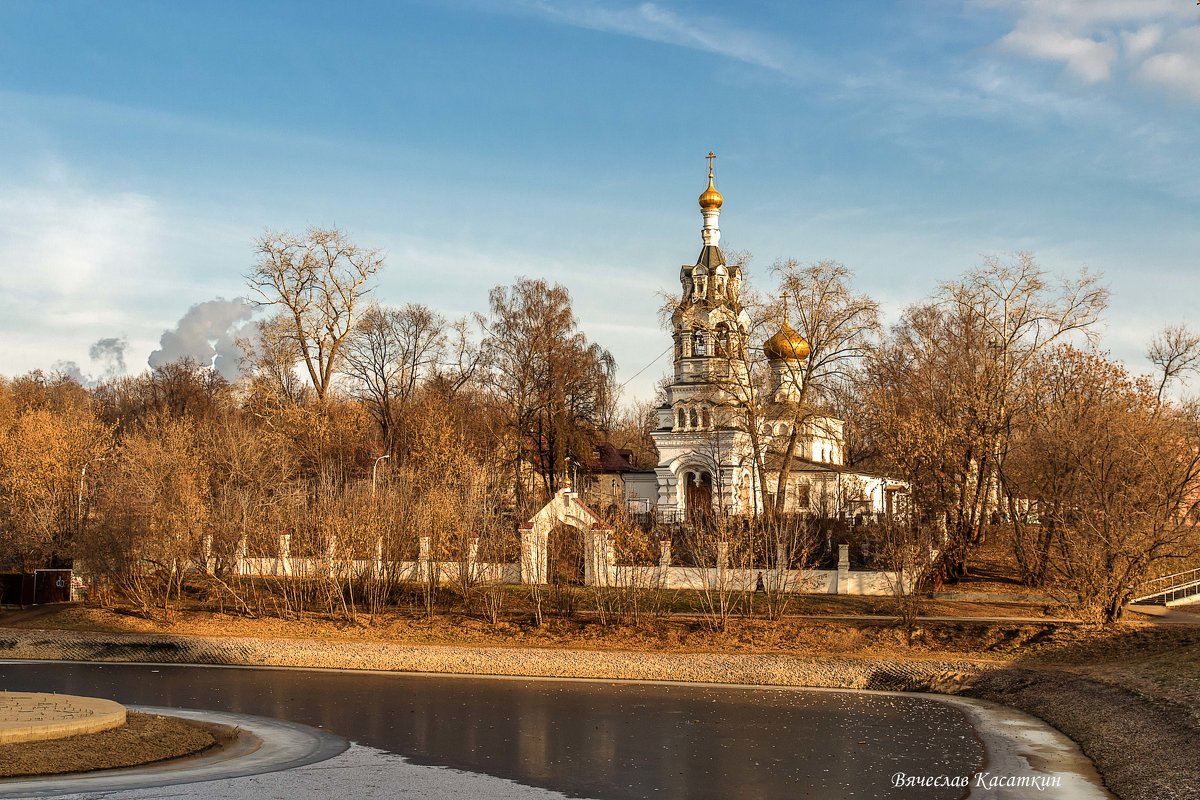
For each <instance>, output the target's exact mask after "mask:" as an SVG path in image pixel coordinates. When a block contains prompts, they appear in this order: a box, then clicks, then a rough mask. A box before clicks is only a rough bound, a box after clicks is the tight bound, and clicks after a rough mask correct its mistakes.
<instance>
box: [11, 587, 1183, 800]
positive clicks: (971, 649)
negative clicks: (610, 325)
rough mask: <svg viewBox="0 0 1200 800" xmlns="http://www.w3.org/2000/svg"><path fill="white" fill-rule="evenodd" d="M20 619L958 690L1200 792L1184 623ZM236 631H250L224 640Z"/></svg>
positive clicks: (72, 629) (703, 678) (655, 675)
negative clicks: (908, 625)
mask: <svg viewBox="0 0 1200 800" xmlns="http://www.w3.org/2000/svg"><path fill="white" fill-rule="evenodd" d="M56 623H57V624H58V625H60V626H61V627H58V628H55V627H54V626H55V624H56ZM22 624H28V625H29V626H30V627H28V628H26V627H0V658H6V659H50V660H64V659H65V660H80V661H146V662H161V663H196V664H237V665H245V666H276V667H279V666H294V667H309V668H314V667H316V668H333V669H358V670H384V671H407V672H435V673H457V674H472V675H508V676H529V677H577V678H599V679H613V680H617V679H620V680H642V681H684V682H704V683H736V684H745V685H762V686H768V685H770V686H807V687H825V688H848V689H892V690H903V691H935V692H942V693H951V694H955V693H961V694H964V695H967V696H972V697H977V698H982V699H987V700H992V701H995V702H1000V703H1003V704H1006V705H1009V706H1012V707H1015V708H1018V709H1020V710H1022V711H1026V712H1028V713H1032V714H1034V715H1035V716H1038V717H1040V718H1042V719H1044V720H1046V721H1047V722H1049V723H1050V724H1052V725H1054V726H1055V727H1056V728H1058V729H1059V730H1061V731H1063V732H1064V733H1065V734H1067V735H1068V736H1069V737H1071V738H1072V739H1073V740H1075V741H1076V742H1078V743H1079V744H1080V746H1081V748H1082V749H1083V751H1084V752H1085V753H1086V754H1087V755H1088V756H1089V757H1090V758H1092V759H1093V761H1094V762H1095V763H1096V765H1097V768H1098V769H1099V771H1100V773H1101V774H1102V776H1103V777H1104V780H1105V782H1106V784H1107V785H1108V786H1109V788H1110V789H1112V790H1113V791H1114V792H1115V793H1116V794H1117V795H1118V796H1120V797H1122V798H1126V800H1143V799H1145V800H1152V799H1153V800H1171V799H1172V798H1184V797H1196V796H1200V756H1197V755H1196V754H1195V750H1196V748H1195V747H1194V742H1195V741H1196V740H1197V737H1198V736H1200V714H1198V713H1197V711H1196V709H1197V707H1198V705H1197V703H1198V701H1200V680H1198V677H1200V667H1198V666H1197V665H1198V664H1200V628H1196V627H1192V626H1169V627H1167V626H1152V625H1145V624H1136V623H1130V624H1126V625H1121V626H1116V627H1112V628H1091V627H1088V626H1079V625H1067V626H1064V625H1055V624H1053V623H1046V624H1041V625H1030V624H1012V623H1008V624H997V623H961V622H960V623H939V624H933V623H924V624H923V628H922V636H921V637H920V639H919V644H918V645H917V646H915V647H912V648H909V647H907V646H906V645H905V644H904V642H903V637H902V635H901V634H900V633H899V631H897V630H896V629H895V628H892V627H890V626H885V625H879V624H875V623H871V622H869V621H867V622H864V623H863V624H859V625H854V624H849V623H846V622H844V621H841V620H839V621H836V622H826V623H822V622H819V621H812V620H804V621H792V622H784V623H769V622H763V621H757V622H756V621H736V622H735V623H734V624H732V625H731V626H730V630H729V631H727V632H723V633H720V634H717V633H715V632H712V631H705V630H703V628H702V627H697V626H695V625H691V624H688V623H682V622H681V623H671V624H663V625H658V626H647V627H645V628H644V629H641V628H640V629H638V630H635V631H626V630H622V629H620V628H619V627H617V626H597V625H588V624H586V623H583V622H580V621H571V622H563V623H555V625H551V626H546V628H547V629H545V630H533V631H520V632H519V635H516V634H513V632H511V631H509V632H505V633H503V634H498V633H496V632H494V631H490V630H489V629H488V627H487V626H483V625H477V624H474V623H471V624H465V625H456V624H454V621H452V620H443V621H441V622H438V623H435V624H432V625H431V624H419V623H417V622H416V621H414V620H411V619H409V620H390V621H387V622H385V623H383V624H380V625H377V626H361V625H348V624H345V623H342V622H337V621H335V620H321V619H309V620H307V621H306V622H294V621H282V620H245V619H241V618H230V617H222V616H220V615H212V614H209V615H183V616H182V617H181V618H180V619H178V620H177V621H176V622H175V623H174V624H173V625H171V626H164V625H161V624H159V623H151V622H148V621H146V620H140V619H135V618H131V617H128V616H126V615H121V614H114V613H113V612H110V611H101V610H98V609H83V608H72V609H64V610H63V611H62V612H60V613H56V614H51V615H46V616H42V617H40V618H38V619H31V620H29V621H28V623H22ZM33 625H37V627H36V628H34V627H32V626H33ZM81 628H91V629H90V630H84V629H81ZM105 628H109V629H108V630H105ZM113 629H115V630H113ZM130 629H140V630H130ZM219 631H221V632H224V635H214V633H216V632H219ZM247 631H252V632H254V633H255V634H257V635H234V634H238V633H246V632H247ZM289 632H291V633H292V635H287V634H288V633H289Z"/></svg>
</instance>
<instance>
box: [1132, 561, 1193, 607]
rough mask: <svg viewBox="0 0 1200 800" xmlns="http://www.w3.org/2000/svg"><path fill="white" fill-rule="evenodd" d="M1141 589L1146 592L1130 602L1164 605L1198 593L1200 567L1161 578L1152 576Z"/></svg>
mask: <svg viewBox="0 0 1200 800" xmlns="http://www.w3.org/2000/svg"><path fill="white" fill-rule="evenodd" d="M1141 589H1142V591H1144V592H1146V594H1143V595H1142V596H1140V597H1135V598H1134V599H1133V600H1132V601H1131V602H1134V603H1154V604H1157V603H1162V604H1163V605H1166V604H1167V603H1170V602H1172V601H1175V600H1179V599H1181V598H1184V597H1192V596H1193V595H1198V594H1200V568H1197V569H1189V570H1186V571H1184V572H1176V573H1174V574H1172V575H1163V576H1162V577H1161V578H1152V579H1151V580H1148V581H1146V582H1145V583H1143V584H1142V586H1141Z"/></svg>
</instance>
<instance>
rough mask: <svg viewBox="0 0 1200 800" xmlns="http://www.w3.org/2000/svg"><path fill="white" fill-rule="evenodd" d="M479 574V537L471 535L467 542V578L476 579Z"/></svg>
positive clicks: (478, 577)
mask: <svg viewBox="0 0 1200 800" xmlns="http://www.w3.org/2000/svg"><path fill="white" fill-rule="evenodd" d="M481 577H483V576H481V575H480V574H479V537H478V536H473V537H471V539H470V540H469V541H468V542H467V580H469V581H472V582H474V581H476V580H478V579H480V578H481Z"/></svg>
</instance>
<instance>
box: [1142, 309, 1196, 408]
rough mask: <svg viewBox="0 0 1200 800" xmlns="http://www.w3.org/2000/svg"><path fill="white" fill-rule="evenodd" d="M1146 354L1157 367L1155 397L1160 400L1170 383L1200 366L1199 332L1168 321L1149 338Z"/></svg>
mask: <svg viewBox="0 0 1200 800" xmlns="http://www.w3.org/2000/svg"><path fill="white" fill-rule="evenodd" d="M1146 358H1148V359H1150V363H1151V364H1153V365H1154V366H1155V367H1157V368H1158V371H1159V375H1158V391H1157V393H1156V397H1157V398H1158V402H1160V403H1161V402H1162V401H1163V394H1164V393H1165V392H1166V390H1167V387H1168V386H1170V385H1171V384H1172V383H1174V382H1175V381H1184V380H1186V378H1187V376H1189V375H1192V374H1195V373H1196V372H1197V371H1198V370H1200V334H1198V333H1196V332H1195V331H1193V330H1191V329H1190V328H1188V326H1187V325H1168V326H1167V327H1165V328H1163V329H1162V330H1161V331H1159V333H1158V334H1157V335H1155V337H1154V338H1153V339H1151V340H1150V346H1149V347H1148V348H1147V350H1146Z"/></svg>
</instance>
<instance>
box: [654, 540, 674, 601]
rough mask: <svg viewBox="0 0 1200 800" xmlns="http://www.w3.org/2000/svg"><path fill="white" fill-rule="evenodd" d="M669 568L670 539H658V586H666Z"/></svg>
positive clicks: (661, 587)
mask: <svg viewBox="0 0 1200 800" xmlns="http://www.w3.org/2000/svg"><path fill="white" fill-rule="evenodd" d="M670 569H671V540H670V539H659V540H658V581H657V583H658V588H660V589H663V588H666V585H667V576H668V575H670V574H671V573H670Z"/></svg>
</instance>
